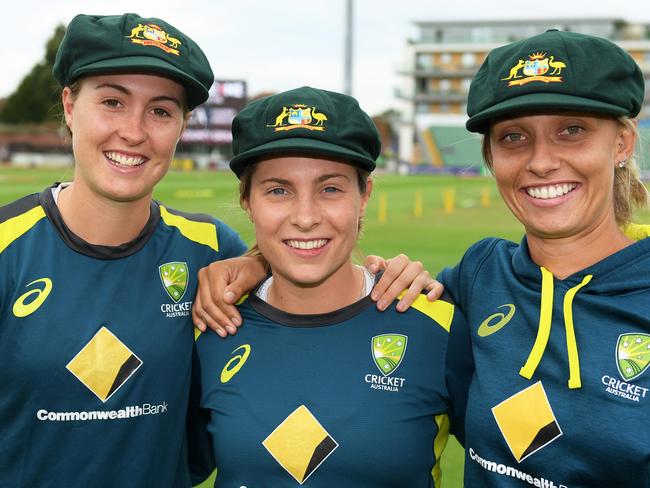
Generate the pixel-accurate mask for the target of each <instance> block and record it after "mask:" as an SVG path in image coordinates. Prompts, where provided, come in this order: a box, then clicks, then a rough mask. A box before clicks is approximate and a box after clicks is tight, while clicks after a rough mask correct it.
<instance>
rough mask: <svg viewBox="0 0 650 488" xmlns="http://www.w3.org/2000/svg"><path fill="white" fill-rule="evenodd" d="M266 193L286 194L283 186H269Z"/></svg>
mask: <svg viewBox="0 0 650 488" xmlns="http://www.w3.org/2000/svg"><path fill="white" fill-rule="evenodd" d="M268 193H269V195H286V194H287V190H285V189H284V188H271V189H270V190H269V191H268Z"/></svg>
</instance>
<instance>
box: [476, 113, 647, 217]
mask: <svg viewBox="0 0 650 488" xmlns="http://www.w3.org/2000/svg"><path fill="white" fill-rule="evenodd" d="M615 120H616V122H618V123H619V124H620V125H621V126H622V127H624V128H626V129H628V130H630V131H632V132H633V133H634V135H635V139H636V141H637V145H638V141H639V130H638V128H637V126H636V122H635V121H634V119H630V118H629V117H625V116H621V117H617V118H616V119H615ZM635 151H636V148H633V149H632V153H631V154H629V155H628V158H627V162H626V163H625V164H624V165H623V166H622V167H621V166H619V165H618V164H617V165H616V166H615V170H614V216H615V217H616V222H617V223H618V225H620V226H623V225H626V224H628V223H630V220H631V219H632V215H633V214H634V212H635V210H637V209H640V208H644V207H646V206H647V205H648V190H647V189H646V187H645V185H644V184H643V182H642V181H641V178H640V176H639V167H638V165H637V164H636V156H635ZM481 155H482V156H483V161H484V162H485V166H486V167H487V168H488V169H489V170H490V172H491V173H492V174H494V169H493V161H492V149H491V148H490V130H489V129H488V130H487V131H486V132H485V134H484V135H483V141H482V144H481Z"/></svg>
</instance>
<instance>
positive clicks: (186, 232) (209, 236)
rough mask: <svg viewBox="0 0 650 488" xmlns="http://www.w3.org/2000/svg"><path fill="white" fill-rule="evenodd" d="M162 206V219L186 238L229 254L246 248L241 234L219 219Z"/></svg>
mask: <svg viewBox="0 0 650 488" xmlns="http://www.w3.org/2000/svg"><path fill="white" fill-rule="evenodd" d="M158 204H159V206H160V219H161V221H162V223H163V225H165V226H167V227H174V228H176V229H178V231H179V232H180V233H181V235H183V236H184V237H185V238H186V239H189V240H190V241H193V242H196V243H197V244H201V245H204V246H208V247H210V248H212V249H213V250H214V251H216V252H219V253H222V254H226V255H228V256H238V255H239V254H241V253H242V252H244V250H245V245H244V243H243V241H242V240H241V239H240V237H239V235H238V234H237V233H236V232H235V231H234V230H233V229H232V228H230V227H229V226H228V225H226V224H225V223H223V222H221V221H220V220H218V219H215V218H214V217H212V216H210V215H206V214H201V213H188V212H182V211H180V210H176V209H174V208H170V207H167V206H165V205H164V204H163V203H160V202H159V203H158Z"/></svg>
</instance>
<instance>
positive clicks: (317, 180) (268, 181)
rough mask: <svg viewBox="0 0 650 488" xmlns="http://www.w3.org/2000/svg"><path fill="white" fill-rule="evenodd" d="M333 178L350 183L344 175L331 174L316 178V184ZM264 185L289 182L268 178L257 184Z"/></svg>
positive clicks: (286, 183) (287, 183)
mask: <svg viewBox="0 0 650 488" xmlns="http://www.w3.org/2000/svg"><path fill="white" fill-rule="evenodd" d="M333 178H344V179H346V180H348V181H350V178H348V177H347V176H346V175H344V174H343V173H331V174H326V175H321V176H319V177H318V178H316V182H317V183H322V182H323V181H327V180H331V179H333ZM265 183H277V184H279V185H290V184H291V181H289V180H285V179H284V178H276V177H273V176H272V177H270V178H266V179H265V180H262V181H260V182H259V184H260V185H263V184H265Z"/></svg>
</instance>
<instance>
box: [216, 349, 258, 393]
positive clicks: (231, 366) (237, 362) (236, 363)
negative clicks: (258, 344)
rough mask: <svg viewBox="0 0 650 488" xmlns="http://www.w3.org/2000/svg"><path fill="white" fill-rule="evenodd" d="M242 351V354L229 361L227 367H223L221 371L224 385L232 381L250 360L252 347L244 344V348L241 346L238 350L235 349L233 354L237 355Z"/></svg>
mask: <svg viewBox="0 0 650 488" xmlns="http://www.w3.org/2000/svg"><path fill="white" fill-rule="evenodd" d="M240 349H242V350H243V351H242V352H241V353H240V354H236V355H235V356H233V357H232V358H230V361H228V362H227V363H226V365H225V366H224V367H223V369H222V370H221V382H222V383H228V382H229V381H230V380H231V379H232V377H233V376H235V375H236V374H237V372H238V371H239V370H240V369H241V368H242V366H243V365H244V363H245V362H246V360H247V359H248V356H249V355H250V353H251V346H250V345H249V344H244V345H242V346H239V347H238V348H237V349H235V350H234V351H233V352H232V353H231V354H235V353H236V352H237V351H239V350H240Z"/></svg>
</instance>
